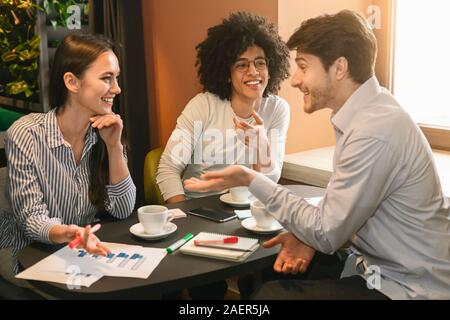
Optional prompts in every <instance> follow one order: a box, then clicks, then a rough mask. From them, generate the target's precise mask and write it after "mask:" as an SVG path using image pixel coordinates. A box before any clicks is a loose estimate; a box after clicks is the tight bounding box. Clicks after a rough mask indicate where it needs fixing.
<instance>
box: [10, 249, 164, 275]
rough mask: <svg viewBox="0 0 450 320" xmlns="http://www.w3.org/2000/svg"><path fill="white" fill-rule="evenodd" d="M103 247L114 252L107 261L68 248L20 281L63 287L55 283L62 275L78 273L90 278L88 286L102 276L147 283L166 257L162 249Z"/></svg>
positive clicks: (42, 262) (31, 268) (105, 258)
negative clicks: (36, 281) (134, 279)
mask: <svg viewBox="0 0 450 320" xmlns="http://www.w3.org/2000/svg"><path fill="white" fill-rule="evenodd" d="M103 244H104V245H105V246H106V247H107V248H108V249H110V250H111V253H110V254H109V255H108V256H106V257H103V256H97V255H92V254H89V253H87V252H86V251H85V250H83V249H70V248H69V247H67V246H65V247H63V248H62V249H60V250H58V251H56V252H55V253H53V254H51V255H50V256H48V257H47V258H45V259H43V260H41V261H39V262H38V263H36V264H35V265H33V266H31V267H30V268H28V269H27V270H25V271H24V272H23V273H21V274H19V275H18V276H17V277H18V278H23V279H30V280H44V281H53V282H59V283H61V282H60V281H56V280H58V279H61V278H63V277H62V276H61V274H68V273H71V272H73V270H76V271H77V272H78V273H79V274H80V275H82V276H84V277H85V276H87V278H86V279H85V280H86V281H84V280H83V281H82V282H83V283H84V282H86V283H89V281H91V280H92V279H93V278H98V279H99V278H100V277H101V276H103V275H104V276H112V277H129V278H140V279H146V278H148V277H149V275H150V274H151V273H152V271H153V270H154V269H155V268H156V267H157V266H158V264H159V263H160V262H161V260H162V259H163V258H164V257H165V256H166V254H167V253H166V251H165V250H164V249H159V248H144V247H141V246H131V245H125V244H119V243H107V242H103ZM52 273H55V278H54V279H42V278H43V275H46V274H48V275H49V276H50V275H51V274H52ZM29 277H33V278H29ZM38 278H39V279H38ZM82 278H83V277H82ZM88 278H89V279H88ZM98 279H97V280H98ZM88 280H89V281H88ZM63 283H65V282H63Z"/></svg>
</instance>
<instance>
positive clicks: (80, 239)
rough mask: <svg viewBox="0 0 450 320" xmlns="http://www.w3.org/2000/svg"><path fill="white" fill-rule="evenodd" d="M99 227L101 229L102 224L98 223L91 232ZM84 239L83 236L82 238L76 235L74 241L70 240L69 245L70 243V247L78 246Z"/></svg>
mask: <svg viewBox="0 0 450 320" xmlns="http://www.w3.org/2000/svg"><path fill="white" fill-rule="evenodd" d="M98 229H100V224H96V225H95V226H93V227H92V229H91V233H94V232H96V231H98ZM82 240H83V238H81V237H80V236H76V238H75V239H73V240H72V241H70V242H69V245H68V246H69V248H70V249H73V248H76V247H77V246H78V245H79V244H80V243H81V241H82Z"/></svg>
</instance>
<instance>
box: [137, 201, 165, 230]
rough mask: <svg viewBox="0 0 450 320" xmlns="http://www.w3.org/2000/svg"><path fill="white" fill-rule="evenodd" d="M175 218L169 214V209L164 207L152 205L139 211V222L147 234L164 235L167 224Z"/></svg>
mask: <svg viewBox="0 0 450 320" xmlns="http://www.w3.org/2000/svg"><path fill="white" fill-rule="evenodd" d="M173 218H174V216H173V213H171V212H170V213H169V209H167V207H164V206H157V205H150V206H143V207H140V208H139V209H138V219H139V222H140V223H141V224H142V226H143V227H144V232H145V233H147V234H159V233H162V232H163V230H164V227H165V226H166V224H167V223H168V222H169V221H172V219H173Z"/></svg>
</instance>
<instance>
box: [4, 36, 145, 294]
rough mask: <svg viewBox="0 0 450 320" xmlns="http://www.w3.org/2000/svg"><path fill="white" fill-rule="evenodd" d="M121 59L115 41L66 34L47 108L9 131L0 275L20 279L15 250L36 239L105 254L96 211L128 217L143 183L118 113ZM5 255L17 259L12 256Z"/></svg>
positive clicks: (54, 70)
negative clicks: (133, 168) (95, 227)
mask: <svg viewBox="0 0 450 320" xmlns="http://www.w3.org/2000/svg"><path fill="white" fill-rule="evenodd" d="M119 72H120V69H119V63H118V60H117V57H116V56H115V54H114V53H113V51H112V43H111V42H110V41H109V40H108V39H106V38H104V37H102V36H94V35H88V34H76V35H75V34H74V35H69V36H67V37H66V38H65V39H64V40H63V42H62V43H61V45H60V46H59V47H58V49H57V51H56V54H55V59H54V63H53V67H52V73H51V78H50V91H49V92H50V104H51V107H52V108H53V109H52V110H51V111H49V112H48V113H44V114H36V113H35V114H30V115H27V116H24V117H23V118H21V119H19V120H18V121H16V122H15V123H14V124H13V125H12V126H11V128H10V129H9V130H8V132H7V136H6V140H5V149H6V155H7V161H8V177H9V185H8V187H9V188H8V189H9V200H10V209H9V210H6V212H3V214H2V215H1V216H0V230H1V241H0V249H1V250H0V259H1V261H2V262H3V263H1V265H2V266H1V268H0V271H1V275H2V276H3V277H4V278H5V279H7V280H10V281H11V282H14V283H16V284H19V285H20V282H18V281H17V280H16V279H14V273H17V272H18V271H19V267H18V264H17V260H16V255H17V253H18V252H19V250H20V249H22V248H24V247H25V246H27V245H28V244H30V243H31V242H34V241H38V242H44V243H55V244H57V243H66V242H69V241H71V240H73V239H75V238H76V237H81V238H82V241H81V243H80V245H79V246H80V247H81V248H84V249H86V250H87V251H88V252H90V253H94V254H101V255H106V254H107V253H108V249H107V248H106V247H105V246H104V245H103V244H102V243H101V242H100V241H99V239H98V238H97V237H96V236H95V235H94V234H93V233H92V232H91V226H90V225H91V224H92V223H93V222H95V219H96V218H95V217H96V214H97V213H98V212H100V211H104V210H106V211H107V212H109V213H110V214H111V215H112V216H114V217H115V218H120V219H123V218H126V217H128V216H129V215H130V214H131V212H132V210H133V207H134V204H135V198H136V188H135V186H134V183H133V181H132V179H131V177H130V173H129V171H128V168H127V161H126V156H125V150H124V146H123V145H122V143H121V136H122V128H123V123H122V120H121V118H120V116H119V115H117V114H114V112H113V111H112V106H113V102H114V98H115V96H116V95H118V94H119V93H120V87H119V85H118V83H117V77H118V75H119ZM6 261H8V262H10V263H5V262H6Z"/></svg>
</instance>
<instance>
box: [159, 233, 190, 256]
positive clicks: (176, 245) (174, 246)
mask: <svg viewBox="0 0 450 320" xmlns="http://www.w3.org/2000/svg"><path fill="white" fill-rule="evenodd" d="M193 237H194V235H193V234H192V233H188V234H187V235H185V236H184V237H183V238H181V239H180V240H178V241H177V242H175V243H173V244H172V245H171V246H169V247H167V248H166V251H167V252H168V253H172V252H174V251H175V250H177V249H178V248H179V247H181V246H182V245H183V244H185V243H186V242H188V241H189V240H191V239H192V238H193Z"/></svg>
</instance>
